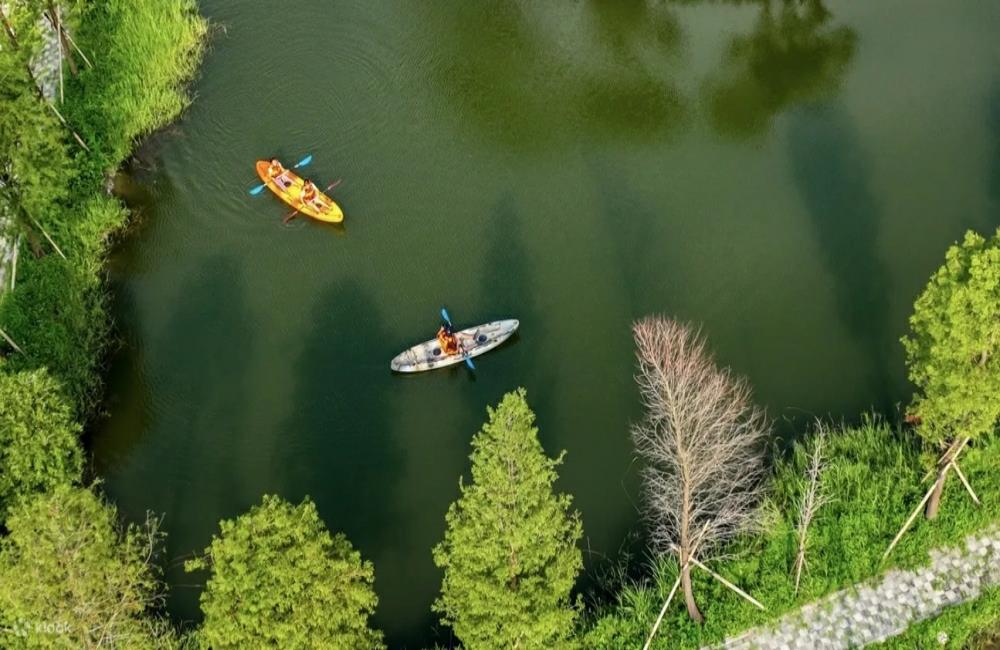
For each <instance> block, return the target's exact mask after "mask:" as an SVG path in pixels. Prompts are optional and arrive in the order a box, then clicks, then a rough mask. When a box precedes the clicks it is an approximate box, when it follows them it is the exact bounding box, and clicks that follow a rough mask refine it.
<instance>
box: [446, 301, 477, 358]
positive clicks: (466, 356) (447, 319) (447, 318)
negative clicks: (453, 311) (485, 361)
mask: <svg viewBox="0 0 1000 650" xmlns="http://www.w3.org/2000/svg"><path fill="white" fill-rule="evenodd" d="M441 318H443V319H444V322H446V323H448V325H449V326H450V327H454V325H452V323H451V317H450V316H448V310H447V309H445V308H444V307H442V308H441ZM459 345H462V344H461V343H459ZM462 354H463V355H464V357H465V365H467V366H469V370H475V369H476V364H474V363H472V359H470V358H469V356H468V355H467V354H465V346H464V345H462Z"/></svg>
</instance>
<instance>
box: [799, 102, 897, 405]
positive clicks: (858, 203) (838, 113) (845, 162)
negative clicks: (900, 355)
mask: <svg viewBox="0 0 1000 650" xmlns="http://www.w3.org/2000/svg"><path fill="white" fill-rule="evenodd" d="M788 141H789V146H790V148H791V151H790V158H791V165H792V177H793V179H794V181H795V184H796V186H797V187H798V188H799V192H800V194H801V195H802V200H803V201H804V203H805V207H806V213H807V215H808V216H809V223H810V224H812V226H813V228H814V231H815V234H816V244H817V250H818V251H819V254H820V258H821V260H822V262H823V265H824V266H825V267H826V269H827V270H828V271H829V273H830V275H831V277H832V278H833V281H834V287H833V293H834V300H835V305H836V308H837V311H838V312H839V314H840V319H841V321H842V322H843V325H844V327H845V328H846V330H847V332H848V334H849V335H850V336H851V338H852V339H853V340H854V342H855V344H856V345H858V346H859V348H860V350H861V352H862V354H863V359H864V363H865V365H864V367H863V368H861V369H860V370H861V372H860V373H858V374H859V375H860V376H862V377H864V384H863V386H862V387H861V390H859V393H860V394H863V395H869V396H871V400H872V402H871V403H870V404H857V405H852V407H854V410H858V409H866V408H870V407H874V408H875V409H876V410H877V411H878V412H882V413H889V412H891V410H892V396H893V395H900V394H902V392H901V391H902V386H897V381H898V380H897V379H896V378H895V377H896V376H895V374H894V373H891V372H890V368H889V363H890V358H891V354H890V352H891V351H892V350H893V349H894V346H896V345H898V342H897V340H896V337H895V336H894V335H893V332H892V331H891V329H890V325H889V320H888V317H889V308H888V305H889V277H888V269H887V268H886V265H885V263H884V262H883V260H882V258H881V255H880V252H879V240H880V232H879V221H880V218H881V212H880V209H879V206H878V204H877V202H876V199H875V195H874V193H873V191H872V189H871V186H870V183H869V177H868V174H869V171H868V168H869V163H868V159H867V156H866V154H865V152H864V150H863V149H862V148H861V145H860V141H859V137H858V133H857V131H856V129H855V126H854V124H853V123H852V121H851V118H850V116H849V115H848V114H847V112H846V111H845V110H844V109H843V107H842V106H840V105H836V104H835V105H822V106H812V107H809V108H806V109H800V110H798V111H795V112H794V113H792V115H791V116H790V127H789V138H788ZM802 308H803V309H806V308H808V306H807V305H803V306H802ZM845 412H846V411H845Z"/></svg>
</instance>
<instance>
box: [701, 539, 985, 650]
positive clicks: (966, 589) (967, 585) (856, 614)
mask: <svg viewBox="0 0 1000 650" xmlns="http://www.w3.org/2000/svg"><path fill="white" fill-rule="evenodd" d="M930 557H931V562H930V564H929V565H927V566H925V567H922V568H919V569H915V570H912V571H900V570H892V571H889V572H888V573H885V574H883V575H882V576H880V577H879V578H878V579H876V580H877V581H871V582H867V583H862V584H859V585H855V586H853V587H849V588H848V589H844V590H842V591H838V592H836V593H834V594H831V595H830V596H827V597H826V598H824V599H822V600H819V601H816V602H814V603H810V604H809V605H806V606H805V607H802V608H801V609H799V610H797V611H795V612H792V613H790V614H788V615H786V616H785V617H784V618H782V619H781V620H779V621H778V622H776V623H775V624H772V625H770V626H766V627H760V628H754V629H752V630H750V631H748V632H747V633H745V634H742V635H740V636H739V637H734V638H731V639H727V640H726V642H725V643H723V644H722V645H719V646H715V647H716V648H725V649H727V650H750V649H755V650H805V649H810V650H811V649H812V648H817V649H820V648H822V649H827V648H829V649H834V648H857V647H861V646H864V645H867V644H869V643H875V642H876V641H882V640H884V639H887V638H889V637H891V636H895V635H897V634H900V633H901V632H903V631H904V630H905V629H906V628H907V627H909V626H910V625H912V624H914V623H916V622H918V621H922V620H924V619H927V618H931V617H933V616H935V615H936V614H938V613H939V612H940V611H941V610H943V609H944V608H946V607H950V606H952V605H957V604H959V603H962V602H965V601H967V600H973V599H975V598H977V597H978V596H979V594H980V593H982V591H983V590H984V589H986V588H988V587H990V586H994V585H1000V527H994V528H992V529H990V530H987V531H985V532H982V533H979V534H977V535H975V536H970V537H968V538H966V540H965V545H964V546H960V547H956V548H947V549H935V550H933V551H931V552H930Z"/></svg>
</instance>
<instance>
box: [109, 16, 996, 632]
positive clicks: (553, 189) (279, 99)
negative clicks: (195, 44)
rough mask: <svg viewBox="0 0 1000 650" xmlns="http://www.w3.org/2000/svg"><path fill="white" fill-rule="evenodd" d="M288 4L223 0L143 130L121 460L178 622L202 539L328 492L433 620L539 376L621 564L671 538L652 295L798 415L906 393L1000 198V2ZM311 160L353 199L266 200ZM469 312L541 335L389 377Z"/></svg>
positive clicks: (415, 626) (601, 535)
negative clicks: (449, 551)
mask: <svg viewBox="0 0 1000 650" xmlns="http://www.w3.org/2000/svg"><path fill="white" fill-rule="evenodd" d="M288 6H293V7H294V8H292V9H285V8H284V7H285V5H281V4H280V3H279V4H276V3H262V2H246V1H245V0H244V1H240V0H204V1H203V2H202V9H203V12H204V13H205V14H206V15H207V16H208V17H209V18H210V19H211V20H212V22H213V23H214V24H215V27H216V31H215V36H214V38H213V41H212V44H211V48H210V50H209V52H208V54H207V58H206V60H205V63H204V66H203V68H202V70H201V74H200V78H199V79H198V80H197V81H196V83H195V85H194V88H193V90H194V93H195V95H196V99H195V102H194V104H193V105H192V107H191V109H190V110H189V111H188V112H187V113H186V114H185V115H184V117H183V118H182V119H181V120H180V121H179V122H178V123H177V124H175V125H174V126H172V127H171V128H169V129H167V130H166V131H165V132H163V133H160V134H157V135H156V136H155V137H154V138H152V139H151V140H150V141H149V142H148V143H147V144H146V145H145V146H144V148H143V149H142V150H141V152H140V154H139V155H138V157H137V159H136V162H135V164H134V165H133V169H132V170H131V173H132V180H133V181H134V182H135V183H134V187H133V188H132V189H133V191H132V193H131V194H132V196H131V200H132V202H133V203H134V204H135V206H136V209H137V212H138V216H137V218H136V221H135V223H134V225H133V227H132V228H131V229H130V231H129V232H128V233H127V234H126V236H125V237H123V240H122V241H121V243H120V244H119V245H118V247H117V248H116V250H115V252H114V254H113V257H112V259H111V260H110V275H111V281H112V288H113V291H114V302H115V316H116V319H117V324H118V327H119V331H120V335H121V337H122V340H123V345H122V348H121V350H120V352H119V353H118V354H117V355H116V356H115V358H114V361H113V365H112V368H111V372H110V378H109V387H108V399H107V403H106V409H107V412H108V413H109V416H108V417H107V418H106V419H105V420H103V421H102V422H100V423H99V424H98V425H97V426H96V427H95V430H94V431H93V433H92V436H91V441H92V453H93V454H94V457H95V459H96V464H97V468H98V471H99V473H100V474H101V475H102V476H103V477H105V480H106V489H107V491H108V493H109V494H110V495H111V497H112V498H113V499H114V500H115V501H116V502H117V503H118V504H119V506H120V507H121V509H122V511H123V512H124V513H125V515H126V516H127V517H129V518H132V519H141V518H142V517H143V516H144V513H145V511H146V510H152V511H154V512H158V513H163V514H164V515H165V520H164V527H165V529H166V530H167V531H168V533H169V538H168V555H169V557H170V559H171V560H174V562H173V564H172V566H171V567H169V568H168V570H167V578H168V580H169V582H170V584H171V588H172V593H171V598H170V608H171V613H172V615H173V616H174V617H176V618H178V619H181V620H194V619H195V618H196V617H197V615H198V614H197V612H198V609H197V597H198V594H199V589H198V588H197V586H193V583H194V582H197V580H196V579H195V578H194V577H192V576H188V575H185V574H184V573H183V571H182V569H181V568H180V562H179V561H178V558H182V557H183V556H185V555H186V554H188V553H190V552H191V551H194V550H200V549H203V548H204V547H205V546H206V545H207V544H208V542H209V541H210V538H211V535H212V533H213V532H215V531H216V530H217V524H218V521H219V520H220V519H221V518H226V517H233V516H236V515H238V514H239V513H241V512H243V511H245V510H246V509H247V508H249V507H250V506H252V505H253V504H255V503H258V502H259V501H260V497H261V494H262V493H264V492H273V493H278V494H280V495H282V496H284V497H286V498H288V499H290V500H292V501H295V502H297V501H299V500H301V498H302V497H303V496H305V495H309V496H311V497H312V498H313V499H314V500H315V501H316V503H317V505H318V508H319V511H320V514H321V515H322V517H323V518H324V520H325V521H326V523H327V525H328V526H329V527H330V528H331V529H332V530H335V531H343V532H345V533H346V534H347V535H348V537H349V538H350V539H351V541H352V542H353V543H354V544H355V545H356V546H357V547H358V548H359V550H360V551H361V553H362V554H363V556H364V557H365V558H367V559H370V560H372V561H373V562H374V564H375V573H376V583H375V585H376V589H377V591H378V594H379V597H380V603H379V607H378V612H377V617H376V620H375V621H374V623H375V624H376V625H378V626H380V627H382V628H383V629H384V630H385V631H386V633H387V640H388V641H389V643H390V645H391V646H392V647H411V648H413V647H423V646H425V645H430V644H432V643H433V641H434V640H435V638H436V637H435V618H434V617H433V616H432V614H431V612H430V604H431V601H432V600H433V598H434V597H435V595H436V593H437V590H438V587H439V582H440V575H439V573H438V571H437V570H436V569H435V567H434V565H433V562H432V559H431V552H430V549H431V547H432V546H433V545H434V544H435V543H436V542H438V541H439V540H440V539H441V537H442V534H443V530H444V514H445V511H446V509H447V507H448V504H449V503H450V502H451V501H452V500H453V499H454V498H455V497H456V496H457V493H458V478H459V476H460V475H461V474H462V473H463V472H465V471H467V467H468V462H467V457H468V454H469V452H470V449H469V444H468V443H469V440H470V438H471V436H472V434H473V433H474V432H475V431H476V430H477V428H478V427H479V425H480V423H481V422H482V421H483V419H484V417H485V408H486V406H487V405H488V404H491V403H495V402H496V401H497V400H498V399H499V398H500V397H501V395H502V394H503V393H504V392H506V391H509V390H511V389H513V388H516V387H517V386H525V387H526V388H527V389H528V397H529V400H530V402H531V404H532V405H533V407H534V408H535V410H536V412H537V414H538V424H539V427H540V431H541V433H540V435H541V440H542V442H543V444H544V446H545V448H546V450H547V451H548V452H549V453H550V454H553V455H554V454H557V453H558V452H559V451H560V450H563V449H565V450H567V452H568V454H567V456H566V460H565V464H564V465H563V466H562V468H561V477H562V478H561V481H560V488H561V489H562V490H565V491H567V492H569V493H571V494H573V495H574V498H575V504H576V506H577V507H578V508H579V509H580V511H581V512H582V514H583V522H584V528H585V535H586V540H585V551H586V557H587V561H588V566H590V567H591V575H593V571H594V567H596V566H599V565H600V563H601V562H602V561H603V560H604V558H608V557H614V556H615V554H616V553H617V552H618V551H619V549H620V548H621V547H622V545H623V543H626V540H628V539H629V538H630V537H631V536H636V535H641V532H642V527H641V524H640V522H639V516H638V511H637V508H638V505H639V494H638V490H637V469H636V467H635V465H634V463H633V460H632V450H631V443H630V441H629V436H628V427H629V422H630V421H631V420H632V419H634V418H635V417H636V416H637V413H638V401H637V394H636V390H635V388H634V384H633V381H632V372H633V357H632V344H631V338H630V331H629V325H630V322H631V320H632V319H634V318H636V317H638V316H641V315H644V314H647V313H651V312H663V313H666V314H670V315H674V316H677V317H679V318H682V319H687V320H690V321H694V322H697V323H700V324H703V326H704V332H705V333H706V334H707V336H708V337H709V340H710V342H711V346H712V348H713V350H714V351H715V352H716V354H717V357H718V359H719V360H720V361H721V362H722V363H723V364H726V365H730V366H732V367H733V368H734V369H735V370H736V371H737V372H739V373H741V374H743V375H746V376H747V377H748V378H749V380H750V381H751V383H752V384H753V386H754V387H755V395H756V398H757V399H758V400H759V402H760V403H762V404H764V405H766V406H767V407H768V410H769V412H770V414H771V415H772V416H774V417H775V418H776V419H777V420H778V423H779V424H778V428H779V429H780V430H781V432H783V434H785V435H794V434H795V433H796V432H801V431H803V430H805V428H806V427H807V426H808V423H809V421H810V420H811V419H812V418H814V417H816V416H829V417H832V418H835V419H838V420H839V419H846V420H848V421H851V420H856V419H858V418H859V417H860V414H861V413H862V412H864V411H869V410H875V411H877V412H880V413H885V414H888V415H889V416H890V417H894V413H895V408H896V406H895V405H896V404H897V403H899V402H903V401H906V400H907V399H908V397H909V389H908V388H907V385H906V381H905V375H904V371H903V363H902V350H901V346H900V345H899V343H898V339H899V337H900V336H901V335H902V334H903V332H904V331H905V328H906V319H907V316H908V314H909V312H910V309H911V306H912V302H913V299H914V298H915V296H916V294H917V292H918V291H919V290H920V289H921V288H922V286H923V285H924V283H925V282H926V281H927V278H928V277H929V275H930V273H931V272H932V271H933V269H935V268H936V267H937V266H938V265H939V264H940V263H941V261H942V259H943V255H944V251H945V249H946V248H947V246H948V245H949V244H950V243H951V242H953V241H954V240H956V239H958V238H960V237H961V236H962V234H963V232H964V230H965V229H967V228H976V229H979V230H980V231H983V232H985V231H988V230H992V229H993V228H995V227H996V224H997V222H998V220H1000V144H998V143H1000V48H998V47H997V45H996V35H997V25H998V24H1000V4H997V3H995V2H986V1H972V0H966V1H961V2H936V3H930V2H920V3H913V2H888V3H887V2H879V3H864V2H829V3H826V2H822V3H821V2H819V0H810V1H807V2H803V3H801V4H800V3H791V4H789V5H783V4H782V3H780V2H771V3H770V4H768V3H754V2H748V3H727V2H697V1H694V0H688V1H685V2H648V3H647V2H639V1H627V2H623V1H611V0H607V1H582V2H561V3H556V2H546V3H529V2H493V1H490V2H460V1H458V0H453V1H452V0H449V1H447V2H380V3H376V2H368V1H362V0H344V1H338V2H329V1H328V0H300V1H299V2H296V3H294V5H288ZM991 43H992V45H991ZM307 153H311V154H313V156H314V159H313V162H312V164H311V165H310V166H309V167H308V168H307V169H306V171H307V172H308V175H310V176H311V177H312V178H314V179H315V180H316V181H317V183H318V184H322V185H326V184H328V183H330V182H332V181H334V180H336V179H338V178H341V179H343V182H342V184H341V185H340V187H338V188H337V189H336V190H335V191H334V192H333V195H334V197H335V198H336V199H337V200H338V201H339V202H340V204H341V205H342V207H343V209H344V211H345V213H346V215H347V219H346V221H345V223H344V225H343V227H339V228H334V227H330V226H323V225H320V224H317V223H315V222H307V221H306V220H304V219H298V220H296V221H293V222H291V224H290V225H288V226H282V224H281V219H282V217H283V216H284V215H285V214H286V213H287V210H286V209H285V207H284V206H283V205H282V204H280V203H278V202H277V201H276V200H275V199H274V197H273V196H270V195H269V194H267V193H264V194H262V195H260V196H257V197H251V196H249V195H248V193H247V189H248V188H249V187H251V186H252V185H254V184H255V182H256V177H255V174H254V161H255V160H257V159H259V158H263V157H269V156H280V157H281V158H282V159H284V160H285V161H294V160H297V159H298V158H300V157H302V156H303V155H305V154H307ZM442 305H445V306H447V307H448V308H449V310H450V311H451V314H452V316H453V318H454V319H455V320H456V324H458V325H460V326H461V325H471V324H475V323H478V322H484V321H487V320H492V319H495V318H500V317H514V318H519V319H520V320H521V330H520V333H519V335H518V337H517V338H515V339H514V340H512V341H511V342H508V343H507V344H506V345H504V346H503V347H501V348H499V349H498V350H496V351H494V352H492V353H490V354H488V355H486V356H483V357H481V358H480V360H478V362H477V367H478V370H477V371H476V372H475V374H474V375H472V374H470V373H469V372H468V371H467V370H466V369H464V368H462V367H457V368H453V369H450V370H441V371H436V372H432V373H426V374H422V375H418V376H394V375H393V374H391V373H390V371H389V360H390V359H391V358H392V357H393V356H394V355H395V354H396V353H397V352H399V351H400V350H402V349H403V348H405V347H407V346H409V345H411V344H413V343H416V342H418V341H421V340H424V339H426V338H429V337H430V336H432V335H433V333H434V331H435V329H436V328H437V325H438V311H439V308H440V307H441V306H442Z"/></svg>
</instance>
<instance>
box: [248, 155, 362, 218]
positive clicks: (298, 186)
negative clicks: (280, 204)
mask: <svg viewBox="0 0 1000 650" xmlns="http://www.w3.org/2000/svg"><path fill="white" fill-rule="evenodd" d="M269 165H270V163H269V162H268V161H266V160H258V161H257V175H258V176H260V180H262V181H264V184H265V185H267V187H268V189H270V190H271V191H272V192H274V193H275V194H277V195H278V198H279V199H281V200H282V201H284V202H285V203H287V204H288V205H290V206H292V207H293V208H295V209H297V210H298V211H299V212H300V213H302V214H304V215H306V216H309V217H312V218H313V219H316V220H317V221H325V222H327V223H340V222H341V221H343V220H344V213H343V212H342V211H341V209H340V206H339V205H337V204H336V203H334V202H333V199H331V198H330V197H329V196H327V195H326V194H323V193H322V192H320V191H318V190H317V192H316V198H315V199H313V200H312V201H310V202H309V203H303V202H302V187H303V186H304V185H305V181H304V180H302V178H300V177H299V176H298V175H297V174H296V173H295V172H293V171H292V170H290V169H286V170H285V173H284V174H281V175H280V176H278V177H276V178H271V177H270V176H268V174H267V168H268V166H269Z"/></svg>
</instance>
